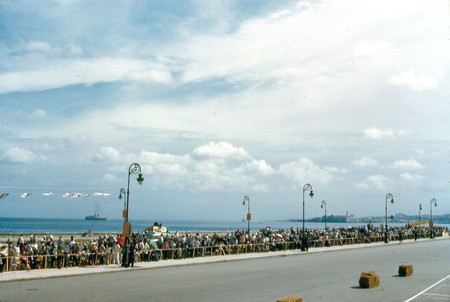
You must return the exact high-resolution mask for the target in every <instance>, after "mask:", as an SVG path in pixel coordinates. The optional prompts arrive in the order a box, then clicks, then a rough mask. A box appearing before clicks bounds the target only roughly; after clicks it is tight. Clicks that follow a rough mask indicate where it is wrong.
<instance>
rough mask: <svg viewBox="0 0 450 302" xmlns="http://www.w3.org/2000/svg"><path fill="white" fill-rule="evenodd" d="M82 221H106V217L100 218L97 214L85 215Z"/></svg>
mask: <svg viewBox="0 0 450 302" xmlns="http://www.w3.org/2000/svg"><path fill="white" fill-rule="evenodd" d="M84 220H106V217H100V215H99V214H94V215H87V216H86V217H84Z"/></svg>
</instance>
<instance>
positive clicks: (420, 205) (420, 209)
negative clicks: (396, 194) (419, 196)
mask: <svg viewBox="0 0 450 302" xmlns="http://www.w3.org/2000/svg"><path fill="white" fill-rule="evenodd" d="M421 211H422V204H421V203H419V222H420V221H421V219H420V212H421Z"/></svg>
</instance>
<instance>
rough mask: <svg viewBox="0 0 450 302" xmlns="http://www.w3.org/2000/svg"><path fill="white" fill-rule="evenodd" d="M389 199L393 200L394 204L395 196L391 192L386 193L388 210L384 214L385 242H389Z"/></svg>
mask: <svg viewBox="0 0 450 302" xmlns="http://www.w3.org/2000/svg"><path fill="white" fill-rule="evenodd" d="M389 199H390V201H391V204H394V196H393V195H392V194H391V193H387V194H386V208H385V209H386V212H385V215H384V243H388V224H387V202H388V200H389Z"/></svg>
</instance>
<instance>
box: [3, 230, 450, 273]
mask: <svg viewBox="0 0 450 302" xmlns="http://www.w3.org/2000/svg"><path fill="white" fill-rule="evenodd" d="M449 238H450V237H438V238H435V239H433V240H445V239H449ZM429 240H431V239H419V240H417V241H416V242H415V241H414V240H403V242H402V243H399V242H398V241H392V242H390V243H388V244H386V243H384V242H378V243H366V244H354V245H344V246H332V247H319V248H311V249H309V252H301V251H300V250H286V251H278V252H264V253H248V254H237V255H225V256H210V257H198V258H186V259H178V260H160V261H157V262H152V261H151V262H137V263H135V265H134V268H131V267H129V268H125V267H121V266H119V265H116V264H110V265H99V266H83V267H69V268H62V269H57V268H52V269H41V270H32V271H29V272H27V271H15V272H3V273H2V274H0V282H11V281H21V280H33V279H41V278H58V277H67V276H77V275H86V274H101V273H111V272H120V271H132V270H141V269H153V268H160V267H171V266H180V265H193V264H203V263H214V262H225V261H237V260H246V259H255V258H264V257H284V256H292V255H301V254H303V255H306V254H311V253H323V252H332V251H339V250H349V249H361V248H369V247H380V246H386V245H398V244H413V243H419V242H425V241H429Z"/></svg>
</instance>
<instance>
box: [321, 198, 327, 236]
mask: <svg viewBox="0 0 450 302" xmlns="http://www.w3.org/2000/svg"><path fill="white" fill-rule="evenodd" d="M320 207H321V208H322V209H323V208H324V207H325V231H326V230H327V202H326V201H325V200H322V203H321V205H320Z"/></svg>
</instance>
